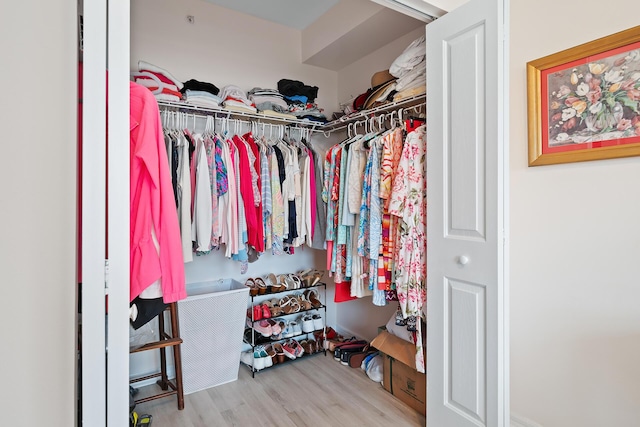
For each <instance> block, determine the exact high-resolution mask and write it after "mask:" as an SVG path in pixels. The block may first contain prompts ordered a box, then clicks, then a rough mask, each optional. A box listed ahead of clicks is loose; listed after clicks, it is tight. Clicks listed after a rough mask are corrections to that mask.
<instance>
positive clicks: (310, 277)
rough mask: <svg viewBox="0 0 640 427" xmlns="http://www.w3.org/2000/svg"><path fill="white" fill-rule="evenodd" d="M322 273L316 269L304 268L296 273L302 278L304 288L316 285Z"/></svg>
mask: <svg viewBox="0 0 640 427" xmlns="http://www.w3.org/2000/svg"><path fill="white" fill-rule="evenodd" d="M323 275H324V271H321V270H316V269H311V270H304V271H301V272H299V273H298V276H299V277H300V279H301V280H302V283H303V286H304V287H305V288H310V287H312V286H315V285H317V284H318V283H319V282H320V279H322V276H323Z"/></svg>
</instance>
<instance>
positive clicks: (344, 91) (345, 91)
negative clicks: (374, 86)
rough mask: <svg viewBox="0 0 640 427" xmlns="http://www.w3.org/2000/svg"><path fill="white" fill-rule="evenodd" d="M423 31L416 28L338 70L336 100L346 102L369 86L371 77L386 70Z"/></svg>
mask: <svg viewBox="0 0 640 427" xmlns="http://www.w3.org/2000/svg"><path fill="white" fill-rule="evenodd" d="M424 33H425V27H424V26H422V27H420V28H417V29H415V30H413V31H411V32H410V33H408V34H406V35H404V36H402V37H400V38H397V39H396V40H394V41H392V42H391V43H389V44H387V45H385V46H383V47H381V48H380V49H378V50H376V51H374V52H372V53H370V54H369V55H367V56H365V57H364V58H362V59H359V60H358V61H355V62H353V63H352V64H350V65H348V66H346V67H344V68H343V69H341V70H340V71H338V101H339V102H341V103H343V102H348V101H350V100H353V98H355V97H356V96H358V95H360V94H361V93H364V92H366V90H367V89H368V88H370V87H371V77H372V76H373V75H374V74H375V73H376V72H378V71H383V70H388V69H389V67H390V66H391V64H392V63H393V61H394V60H395V59H396V58H397V57H398V55H400V54H401V53H402V51H404V50H405V49H406V48H407V46H409V44H410V43H411V42H412V41H414V40H415V39H417V38H418V37H420V36H423V35H424Z"/></svg>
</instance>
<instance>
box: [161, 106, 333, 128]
mask: <svg viewBox="0 0 640 427" xmlns="http://www.w3.org/2000/svg"><path fill="white" fill-rule="evenodd" d="M158 106H159V107H160V108H161V109H165V110H173V111H181V112H189V113H195V112H198V113H202V114H204V115H207V116H215V117H221V118H231V119H237V118H247V119H252V120H257V121H258V123H269V124H283V125H297V126H301V127H305V128H309V129H311V130H312V131H313V130H315V129H319V128H322V126H323V124H322V123H319V122H313V121H311V120H301V119H287V118H284V117H273V116H267V115H265V114H257V113H256V114H254V113H245V112H242V111H230V110H225V109H224V108H206V107H199V106H197V105H191V104H187V103H186V102H171V101H158Z"/></svg>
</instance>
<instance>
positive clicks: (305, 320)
mask: <svg viewBox="0 0 640 427" xmlns="http://www.w3.org/2000/svg"><path fill="white" fill-rule="evenodd" d="M300 321H301V322H302V332H305V333H309V332H313V331H319V330H321V329H323V328H324V322H323V321H322V317H321V316H320V315H318V314H313V315H312V314H307V315H306V316H302V318H301V319H300Z"/></svg>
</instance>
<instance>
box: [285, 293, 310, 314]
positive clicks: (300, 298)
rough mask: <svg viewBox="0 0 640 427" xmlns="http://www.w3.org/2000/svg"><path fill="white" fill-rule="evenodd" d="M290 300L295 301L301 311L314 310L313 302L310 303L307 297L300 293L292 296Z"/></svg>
mask: <svg viewBox="0 0 640 427" xmlns="http://www.w3.org/2000/svg"><path fill="white" fill-rule="evenodd" d="M290 298H292V299H294V300H295V301H296V302H297V303H298V306H299V307H300V311H307V310H311V309H313V304H311V301H309V300H308V299H307V297H306V296H305V295H303V294H301V293H300V292H297V293H295V294H293V295H290Z"/></svg>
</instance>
